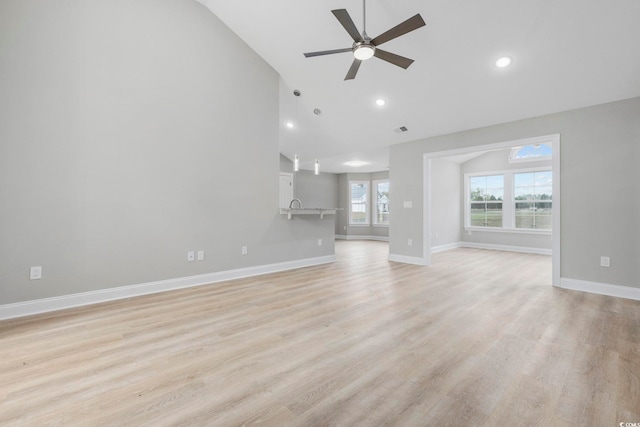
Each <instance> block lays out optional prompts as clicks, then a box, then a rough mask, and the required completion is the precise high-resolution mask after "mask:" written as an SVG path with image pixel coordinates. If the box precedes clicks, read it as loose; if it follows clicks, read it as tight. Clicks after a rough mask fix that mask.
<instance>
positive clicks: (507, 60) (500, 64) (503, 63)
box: [496, 56, 511, 68]
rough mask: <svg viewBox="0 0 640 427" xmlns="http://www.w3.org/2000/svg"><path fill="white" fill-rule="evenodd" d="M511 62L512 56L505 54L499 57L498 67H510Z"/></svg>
mask: <svg viewBox="0 0 640 427" xmlns="http://www.w3.org/2000/svg"><path fill="white" fill-rule="evenodd" d="M510 64H511V58H509V57H508V56H503V57H502V58H498V60H497V61H496V67H498V68H504V67H508V66H509V65H510Z"/></svg>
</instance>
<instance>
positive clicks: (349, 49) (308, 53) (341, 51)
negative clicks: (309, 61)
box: [304, 47, 353, 58]
mask: <svg viewBox="0 0 640 427" xmlns="http://www.w3.org/2000/svg"><path fill="white" fill-rule="evenodd" d="M352 51H353V48H351V47H347V48H344V49H334V50H321V51H318V52H307V53H305V54H304V56H305V57H307V58H311V57H312V56H320V55H332V54H334V53H343V52H352Z"/></svg>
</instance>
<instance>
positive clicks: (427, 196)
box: [423, 134, 561, 286]
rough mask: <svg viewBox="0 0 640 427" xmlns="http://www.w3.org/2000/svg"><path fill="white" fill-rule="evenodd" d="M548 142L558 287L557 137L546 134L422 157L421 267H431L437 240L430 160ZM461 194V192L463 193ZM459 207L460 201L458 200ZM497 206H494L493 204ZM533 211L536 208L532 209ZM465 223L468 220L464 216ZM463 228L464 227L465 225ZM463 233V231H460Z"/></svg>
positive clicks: (554, 276)
mask: <svg viewBox="0 0 640 427" xmlns="http://www.w3.org/2000/svg"><path fill="white" fill-rule="evenodd" d="M545 143H549V145H550V146H551V148H552V158H551V173H552V174H553V182H552V188H553V209H552V213H551V215H550V217H551V219H550V220H551V224H552V227H551V258H552V284H553V285H554V286H560V236H561V233H560V201H561V197H560V176H561V175H560V135H559V134H554V135H546V136H540V137H535V138H527V139H520V140H514V141H505V142H500V143H494V144H486V145H480V146H473V147H467V148H460V149H453V150H446V151H440V152H433V153H425V154H424V159H423V160H424V168H423V171H424V172H423V173H424V176H423V179H424V186H423V188H424V212H425V215H424V218H423V221H424V224H423V232H424V235H423V242H424V248H423V253H424V264H425V265H431V253H432V247H433V246H434V245H433V244H434V241H435V239H437V231H436V230H434V227H433V225H434V224H433V214H434V205H433V200H434V189H437V188H436V184H433V183H434V180H433V177H432V173H433V169H434V164H433V160H434V159H436V158H445V157H448V156H449V157H450V156H465V155H466V156H469V155H472V153H477V152H485V151H487V152H488V151H496V150H504V149H510V148H513V147H524V146H536V145H540V144H545ZM462 193H464V191H462ZM460 203H461V204H462V203H463V201H462V198H460ZM496 204H497V203H496ZM534 209H536V207H535V206H534ZM532 214H534V215H535V211H534V210H532ZM465 221H468V219H466V217H465ZM465 225H467V224H466V223H465ZM462 232H464V231H462Z"/></svg>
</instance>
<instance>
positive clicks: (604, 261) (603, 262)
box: [600, 256, 611, 267]
mask: <svg viewBox="0 0 640 427" xmlns="http://www.w3.org/2000/svg"><path fill="white" fill-rule="evenodd" d="M600 267H611V258H609V257H608V256H601V257H600Z"/></svg>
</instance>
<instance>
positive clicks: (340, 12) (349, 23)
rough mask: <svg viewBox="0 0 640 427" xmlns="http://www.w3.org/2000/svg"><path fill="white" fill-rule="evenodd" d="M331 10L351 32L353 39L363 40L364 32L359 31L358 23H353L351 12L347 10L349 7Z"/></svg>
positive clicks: (348, 31)
mask: <svg viewBox="0 0 640 427" xmlns="http://www.w3.org/2000/svg"><path fill="white" fill-rule="evenodd" d="M331 12H332V13H333V14H334V15H335V17H336V18H338V21H340V23H341V24H342V26H343V27H344V29H345V30H347V33H349V35H350V36H351V38H352V39H353V41H356V42H361V41H363V39H362V34H360V31H358V28H357V27H356V24H354V23H353V20H352V19H351V16H349V12H347V9H336V10H332V11H331Z"/></svg>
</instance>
